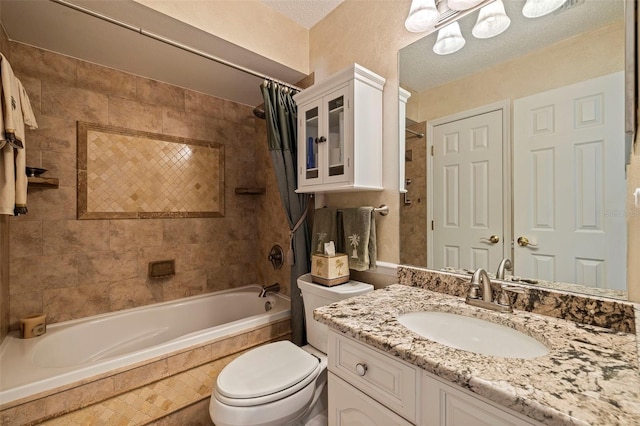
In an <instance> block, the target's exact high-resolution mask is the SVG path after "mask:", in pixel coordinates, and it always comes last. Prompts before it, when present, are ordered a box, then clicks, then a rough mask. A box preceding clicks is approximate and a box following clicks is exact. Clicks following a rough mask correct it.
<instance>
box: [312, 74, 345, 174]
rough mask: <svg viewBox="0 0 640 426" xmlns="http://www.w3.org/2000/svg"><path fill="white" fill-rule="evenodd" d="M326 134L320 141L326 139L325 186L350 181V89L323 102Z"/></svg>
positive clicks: (324, 144)
mask: <svg viewBox="0 0 640 426" xmlns="http://www.w3.org/2000/svg"><path fill="white" fill-rule="evenodd" d="M322 103H323V104H322V108H323V116H324V119H325V120H324V123H323V130H322V133H321V137H324V138H325V139H326V142H323V143H322V146H321V147H320V150H321V153H320V155H321V157H322V156H324V157H322V158H321V160H322V161H321V163H320V164H321V166H322V167H323V170H322V174H323V180H324V183H338V182H347V181H349V176H350V175H352V174H353V173H350V172H351V167H352V159H351V156H352V154H351V152H352V149H349V148H350V144H351V138H349V137H347V135H349V134H350V126H351V120H350V119H349V118H348V117H349V108H350V107H351V102H350V101H349V87H348V86H347V87H344V88H342V89H339V90H336V91H335V92H333V93H331V94H329V95H327V96H325V97H324V98H322Z"/></svg>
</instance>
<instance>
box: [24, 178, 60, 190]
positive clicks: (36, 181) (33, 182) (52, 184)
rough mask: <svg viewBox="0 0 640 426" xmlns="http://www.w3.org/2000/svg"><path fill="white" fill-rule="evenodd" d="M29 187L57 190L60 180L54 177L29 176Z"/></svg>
mask: <svg viewBox="0 0 640 426" xmlns="http://www.w3.org/2000/svg"><path fill="white" fill-rule="evenodd" d="M27 181H28V182H29V186H38V187H47V188H57V187H59V186H60V179H58V178H53V177H42V176H38V177H36V176H29V177H28V178H27Z"/></svg>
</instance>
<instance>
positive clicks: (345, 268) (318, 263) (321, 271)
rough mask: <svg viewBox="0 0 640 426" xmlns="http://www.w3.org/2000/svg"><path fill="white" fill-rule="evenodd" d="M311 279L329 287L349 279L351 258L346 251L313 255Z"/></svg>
mask: <svg viewBox="0 0 640 426" xmlns="http://www.w3.org/2000/svg"><path fill="white" fill-rule="evenodd" d="M311 281H313V282H314V283H317V284H322V285H325V286H328V287H331V286H334V285H338V284H344V283H346V282H347V281H349V258H348V257H347V255H346V254H344V253H336V255H335V256H331V257H329V256H327V255H326V254H314V255H312V256H311Z"/></svg>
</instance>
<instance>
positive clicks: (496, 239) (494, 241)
mask: <svg viewBox="0 0 640 426" xmlns="http://www.w3.org/2000/svg"><path fill="white" fill-rule="evenodd" d="M480 241H488V242H490V243H491V244H498V243H499V242H500V237H498V236H497V235H492V236H490V237H489V238H480Z"/></svg>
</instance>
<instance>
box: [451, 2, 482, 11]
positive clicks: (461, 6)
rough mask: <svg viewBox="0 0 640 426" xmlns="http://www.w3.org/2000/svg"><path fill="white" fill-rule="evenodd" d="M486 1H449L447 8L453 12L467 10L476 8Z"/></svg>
mask: <svg viewBox="0 0 640 426" xmlns="http://www.w3.org/2000/svg"><path fill="white" fill-rule="evenodd" d="M483 1H484V0H449V1H448V2H447V6H448V7H449V9H451V10H467V9H471V8H472V7H476V6H477V5H479V4H480V3H482V2H483Z"/></svg>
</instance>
